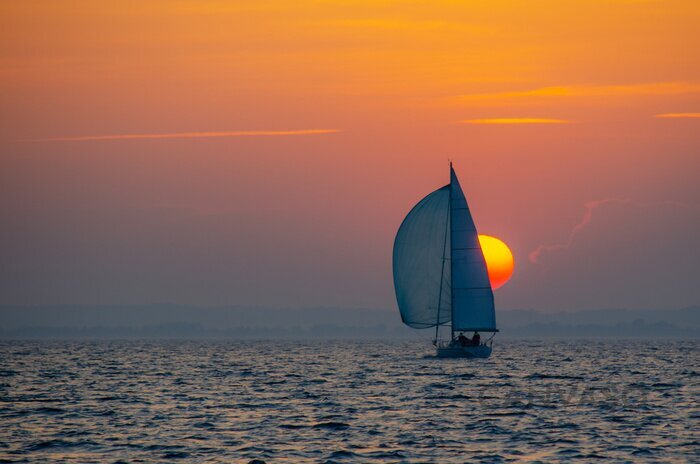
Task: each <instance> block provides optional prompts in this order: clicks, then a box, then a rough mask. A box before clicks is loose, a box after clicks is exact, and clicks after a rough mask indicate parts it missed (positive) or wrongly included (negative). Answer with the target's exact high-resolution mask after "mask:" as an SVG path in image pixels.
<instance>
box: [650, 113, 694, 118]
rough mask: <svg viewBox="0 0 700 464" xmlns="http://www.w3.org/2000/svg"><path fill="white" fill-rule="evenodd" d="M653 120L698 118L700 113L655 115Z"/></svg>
mask: <svg viewBox="0 0 700 464" xmlns="http://www.w3.org/2000/svg"><path fill="white" fill-rule="evenodd" d="M654 117H655V118H669V119H671V118H700V113H664V114H656V115H654Z"/></svg>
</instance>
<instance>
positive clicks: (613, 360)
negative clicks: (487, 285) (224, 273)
mask: <svg viewBox="0 0 700 464" xmlns="http://www.w3.org/2000/svg"><path fill="white" fill-rule="evenodd" d="M699 352H700V343H699V342H698V341H674V342H666V341H663V342H662V341H619V342H611V341H606V342H601V341H576V342H565V341H559V342H552V341H549V342H546V343H543V342H536V341H529V342H528V341H520V342H515V341H504V342H498V343H496V345H495V349H494V355H493V356H492V357H491V358H490V359H488V360H478V361H475V360H465V359H455V360H444V359H442V360H438V359H434V358H432V357H430V356H426V354H428V353H431V350H430V347H429V346H426V345H425V344H423V343H421V342H401V341H397V342H389V343H381V342H369V341H365V342H351V341H342V342H328V341H325V342H324V341H314V342H300V341H284V342H271V341H258V342H183V341H161V342H147V341H131V342H119V341H114V342H108V341H100V342H64V341H62V342H50V341H41V342H11V343H8V342H3V343H2V344H0V359H2V363H1V364H0V369H1V370H0V375H1V377H0V400H1V403H0V422H1V423H2V424H3V426H2V432H1V433H0V460H2V462H57V461H59V460H60V461H61V462H76V463H77V462H139V461H141V462H143V461H145V462H173V461H176V460H182V461H185V462H232V461H233V462H248V461H250V460H253V459H258V460H262V461H265V462H268V463H271V462H281V461H285V462H319V463H324V462H329V463H330V462H510V461H517V460H539V461H544V462H546V461H566V462H590V461H593V460H597V459H603V458H606V459H612V460H615V461H633V462H689V461H694V460H697V459H698V458H699V457H700V441H699V439H698V435H697V423H698V419H700V407H699V405H698V401H697V398H698V395H700V361H699V360H700V357H699V356H698V354H699Z"/></svg>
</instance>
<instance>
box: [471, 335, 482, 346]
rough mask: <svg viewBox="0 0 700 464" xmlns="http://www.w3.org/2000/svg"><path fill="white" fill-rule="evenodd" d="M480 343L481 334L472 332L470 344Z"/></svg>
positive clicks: (477, 344) (476, 344)
mask: <svg viewBox="0 0 700 464" xmlns="http://www.w3.org/2000/svg"><path fill="white" fill-rule="evenodd" d="M480 343H481V335H479V332H474V336H473V337H472V345H473V346H479V344H480Z"/></svg>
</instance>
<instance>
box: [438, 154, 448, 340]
mask: <svg viewBox="0 0 700 464" xmlns="http://www.w3.org/2000/svg"><path fill="white" fill-rule="evenodd" d="M450 166H452V163H450ZM448 192H449V190H448ZM449 199H450V197H449V196H448V197H447V205H448V208H447V213H446V214H445V238H444V239H443V241H442V268H441V269H440V290H439V291H438V307H437V317H436V319H435V342H434V343H435V344H437V341H438V335H439V333H440V306H442V284H443V281H444V278H445V254H446V253H445V249H446V248H447V231H448V230H449V227H450V208H449V204H450V200H449Z"/></svg>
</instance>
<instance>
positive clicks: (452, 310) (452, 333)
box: [447, 161, 455, 340]
mask: <svg viewBox="0 0 700 464" xmlns="http://www.w3.org/2000/svg"><path fill="white" fill-rule="evenodd" d="M447 205H448V207H447V211H448V213H449V215H450V227H452V161H450V189H449V196H448V200H447ZM452 240H453V238H452V231H451V230H450V276H454V259H452ZM453 278H454V277H453ZM453 278H451V279H450V313H451V314H450V340H454V338H455V331H454V328H455V326H454V317H455V294H454V291H453V288H454V285H453V284H452V280H453Z"/></svg>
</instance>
